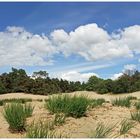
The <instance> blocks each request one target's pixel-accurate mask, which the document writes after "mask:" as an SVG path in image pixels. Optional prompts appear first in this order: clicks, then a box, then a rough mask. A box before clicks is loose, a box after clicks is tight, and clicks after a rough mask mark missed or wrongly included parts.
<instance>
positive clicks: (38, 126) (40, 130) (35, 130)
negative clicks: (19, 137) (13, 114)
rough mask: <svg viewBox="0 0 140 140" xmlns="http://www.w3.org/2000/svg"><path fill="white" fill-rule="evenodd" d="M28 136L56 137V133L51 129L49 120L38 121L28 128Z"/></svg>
mask: <svg viewBox="0 0 140 140" xmlns="http://www.w3.org/2000/svg"><path fill="white" fill-rule="evenodd" d="M26 137H27V138H55V137H56V136H55V133H54V132H53V131H51V127H50V123H48V122H42V121H40V122H38V123H34V122H33V123H32V124H31V125H30V126H29V127H28V128H27V134H26Z"/></svg>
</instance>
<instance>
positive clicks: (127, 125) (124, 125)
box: [119, 120, 134, 135]
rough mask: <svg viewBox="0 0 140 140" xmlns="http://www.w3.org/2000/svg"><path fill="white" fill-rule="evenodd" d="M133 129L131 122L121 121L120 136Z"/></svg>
mask: <svg viewBox="0 0 140 140" xmlns="http://www.w3.org/2000/svg"><path fill="white" fill-rule="evenodd" d="M133 127H134V122H131V121H129V120H122V122H121V128H120V131H119V133H120V135H124V134H126V133H127V132H128V131H129V130H130V129H131V128H133Z"/></svg>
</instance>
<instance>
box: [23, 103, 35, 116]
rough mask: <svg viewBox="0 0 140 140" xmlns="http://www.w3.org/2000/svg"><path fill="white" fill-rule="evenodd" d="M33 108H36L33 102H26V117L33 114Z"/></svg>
mask: <svg viewBox="0 0 140 140" xmlns="http://www.w3.org/2000/svg"><path fill="white" fill-rule="evenodd" d="M33 110H34V107H33V106H31V104H25V106H24V112H25V115H26V117H30V116H32V113H33Z"/></svg>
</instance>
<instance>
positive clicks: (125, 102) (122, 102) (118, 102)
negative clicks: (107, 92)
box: [112, 97, 131, 107]
mask: <svg viewBox="0 0 140 140" xmlns="http://www.w3.org/2000/svg"><path fill="white" fill-rule="evenodd" d="M112 104H113V105H114V106H125V107H130V104H131V102H130V99H129V98H127V97H124V98H116V99H115V100H112Z"/></svg>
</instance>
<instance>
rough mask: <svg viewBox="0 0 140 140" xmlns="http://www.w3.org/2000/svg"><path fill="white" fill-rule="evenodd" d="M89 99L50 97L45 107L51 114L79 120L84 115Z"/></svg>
mask: <svg viewBox="0 0 140 140" xmlns="http://www.w3.org/2000/svg"><path fill="white" fill-rule="evenodd" d="M88 105H89V99H88V98H87V97H85V96H69V95H64V96H63V95H58V96H53V97H50V98H49V100H48V101H47V102H46V103H45V107H46V108H47V109H48V110H49V111H50V112H51V113H64V114H65V115H66V116H71V117H75V118H80V117H82V116H84V115H85V114H86V111H87V108H88Z"/></svg>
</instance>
